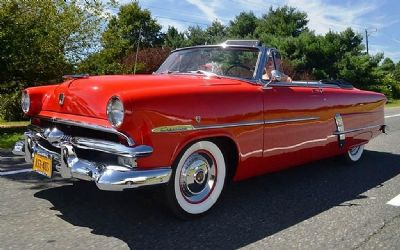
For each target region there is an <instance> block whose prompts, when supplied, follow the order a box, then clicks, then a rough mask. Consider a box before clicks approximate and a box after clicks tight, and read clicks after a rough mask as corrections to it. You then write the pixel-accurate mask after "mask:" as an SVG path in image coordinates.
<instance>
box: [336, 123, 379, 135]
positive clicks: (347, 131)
mask: <svg viewBox="0 0 400 250" xmlns="http://www.w3.org/2000/svg"><path fill="white" fill-rule="evenodd" d="M381 127H382V125H373V126H368V127H362V128H355V129H349V130H345V131H343V132H338V131H335V132H333V134H334V135H342V134H348V133H353V132H359V131H363V130H367V129H373V128H381Z"/></svg>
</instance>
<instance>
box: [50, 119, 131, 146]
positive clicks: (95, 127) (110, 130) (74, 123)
mask: <svg viewBox="0 0 400 250" xmlns="http://www.w3.org/2000/svg"><path fill="white" fill-rule="evenodd" d="M44 119H47V120H49V121H51V122H54V123H59V124H64V125H70V126H77V127H82V128H88V129H93V130H98V131H102V132H107V133H112V134H116V135H118V136H121V137H123V138H124V139H125V140H126V141H127V143H128V145H129V146H133V145H135V142H134V141H133V139H132V138H130V137H129V136H127V135H125V134H124V133H122V132H120V131H118V130H116V129H114V128H109V127H104V126H100V125H94V124H89V123H85V122H77V121H71V120H63V119H58V118H46V117H44Z"/></svg>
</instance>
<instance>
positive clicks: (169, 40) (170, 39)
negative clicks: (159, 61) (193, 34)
mask: <svg viewBox="0 0 400 250" xmlns="http://www.w3.org/2000/svg"><path fill="white" fill-rule="evenodd" d="M164 45H165V46H167V47H169V48H172V49H176V48H181V47H184V46H185V35H184V34H183V33H180V32H179V31H178V30H177V29H176V28H175V27H173V26H169V27H168V30H167V33H165V36H164Z"/></svg>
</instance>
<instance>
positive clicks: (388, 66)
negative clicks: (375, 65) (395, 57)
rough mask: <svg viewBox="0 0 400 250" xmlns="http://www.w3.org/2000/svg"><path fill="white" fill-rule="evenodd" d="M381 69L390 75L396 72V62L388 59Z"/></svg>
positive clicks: (384, 61)
mask: <svg viewBox="0 0 400 250" xmlns="http://www.w3.org/2000/svg"><path fill="white" fill-rule="evenodd" d="M380 69H381V70H382V71H383V73H385V74H388V73H392V74H393V73H394V71H395V70H396V65H395V64H394V62H393V61H392V59H390V58H389V57H386V58H385V59H384V60H383V62H382V65H381V66H380Z"/></svg>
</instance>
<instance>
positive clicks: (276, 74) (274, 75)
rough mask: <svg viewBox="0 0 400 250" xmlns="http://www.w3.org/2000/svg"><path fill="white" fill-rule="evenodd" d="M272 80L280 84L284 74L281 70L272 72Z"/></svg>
mask: <svg viewBox="0 0 400 250" xmlns="http://www.w3.org/2000/svg"><path fill="white" fill-rule="evenodd" d="M271 80H272V81H278V82H280V81H281V80H282V73H281V72H280V71H279V70H272V71H271Z"/></svg>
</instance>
